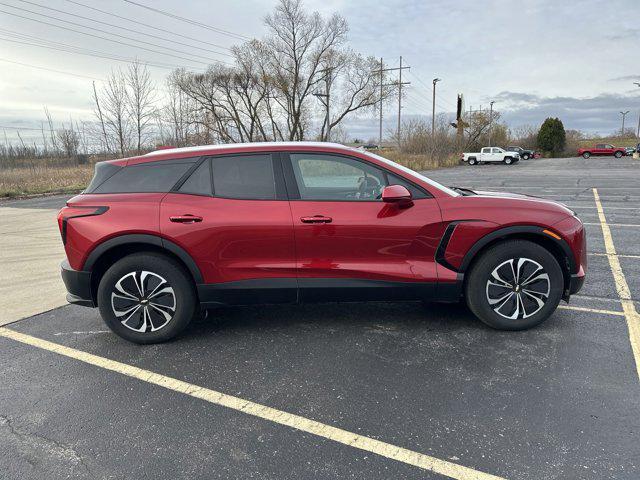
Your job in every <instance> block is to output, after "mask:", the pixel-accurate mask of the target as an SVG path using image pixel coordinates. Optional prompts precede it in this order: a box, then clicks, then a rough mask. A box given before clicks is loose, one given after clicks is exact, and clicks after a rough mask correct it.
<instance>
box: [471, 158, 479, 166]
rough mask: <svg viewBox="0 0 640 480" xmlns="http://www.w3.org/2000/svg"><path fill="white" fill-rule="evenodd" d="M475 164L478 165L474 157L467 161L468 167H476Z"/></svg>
mask: <svg viewBox="0 0 640 480" xmlns="http://www.w3.org/2000/svg"><path fill="white" fill-rule="evenodd" d="M477 164H478V161H477V160H476V159H475V158H474V157H471V158H470V159H469V165H477Z"/></svg>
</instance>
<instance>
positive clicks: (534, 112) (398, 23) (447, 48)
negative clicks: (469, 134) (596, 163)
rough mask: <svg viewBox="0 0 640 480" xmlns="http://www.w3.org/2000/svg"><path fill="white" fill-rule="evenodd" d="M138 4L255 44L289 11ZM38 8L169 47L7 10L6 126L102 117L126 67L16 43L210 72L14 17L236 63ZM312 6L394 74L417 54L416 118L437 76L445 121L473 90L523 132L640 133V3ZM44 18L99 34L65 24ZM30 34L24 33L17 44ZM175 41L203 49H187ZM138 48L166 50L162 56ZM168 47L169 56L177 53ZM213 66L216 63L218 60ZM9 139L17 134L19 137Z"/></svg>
mask: <svg viewBox="0 0 640 480" xmlns="http://www.w3.org/2000/svg"><path fill="white" fill-rule="evenodd" d="M136 1H138V3H142V4H146V5H150V6H153V7H155V8H158V9H162V10H166V11H170V12H173V13H176V14H178V15H181V16H184V17H188V18H192V19H195V20H198V21H200V22H204V23H206V24H208V25H211V26H215V27H218V28H220V29H224V30H226V31H228V32H234V33H237V34H241V35H244V36H249V37H261V36H262V35H263V34H264V32H265V30H264V26H263V18H264V16H265V15H266V14H267V13H269V12H270V11H271V10H272V9H273V6H274V4H275V1H272V0H263V1H257V0H236V1H231V0H218V1H215V0H182V1H181V2H175V1H169V0H154V1H151V0H136ZM77 2H79V3H83V4H86V5H90V6H93V7H95V8H99V9H101V10H105V11H108V12H112V13H116V14H117V15H121V16H122V17H125V18H128V19H132V20H135V21H138V22H143V23H147V24H150V25H154V26H156V27H159V28H162V29H166V31H170V32H179V33H181V34H183V35H188V36H191V37H194V38H197V39H201V40H202V41H203V42H208V44H200V45H201V46H202V47H204V48H208V49H211V50H216V47H213V46H212V45H210V44H217V45H220V46H222V47H228V46H231V45H233V44H235V43H238V42H239V41H240V40H238V38H237V37H233V36H230V35H224V34H221V33H217V32H214V31H211V30H207V29H203V28H200V27H197V26H194V25H190V24H187V23H184V22H181V21H178V20H176V19H171V18H168V17H165V16H162V15H160V14H158V13H155V12H152V11H149V10H145V9H143V8H140V7H138V6H135V5H131V4H129V3H126V2H125V1H124V0H101V1H97V0H77ZM36 4H40V5H46V6H48V7H50V8H55V9H58V10H61V11H64V12H70V13H74V14H76V15H82V16H85V17H89V18H92V19H98V20H101V21H103V22H107V23H112V24H114V25H120V26H123V27H126V28H130V29H133V30H141V31H145V32H148V33H151V34H154V35H157V36H159V37H165V38H167V37H169V35H167V34H166V33H164V32H161V31H158V30H151V29H147V28H145V27H142V26H140V25H136V24H134V23H130V22H128V21H126V20H124V19H121V18H116V17H113V16H110V15H104V14H101V13H98V12H96V11H92V10H90V9H87V8H85V7H83V6H81V5H78V4H77V3H73V2H70V1H68V0H29V2H25V1H20V0H0V10H1V11H0V67H1V70H0V71H1V72H2V75H1V76H0V126H2V127H7V126H9V127H11V126H14V127H16V126H17V127H31V128H34V127H39V125H40V122H41V121H42V120H43V119H44V118H45V117H44V112H43V106H44V105H46V106H48V108H49V111H50V112H51V114H52V116H53V118H54V120H55V121H56V122H58V123H59V122H62V121H68V120H69V118H70V117H72V118H73V119H74V120H85V119H91V118H92V104H91V99H90V94H91V81H92V79H96V80H99V79H103V78H105V77H106V76H107V75H108V73H109V71H110V70H111V69H112V68H115V67H118V66H124V65H125V64H124V63H120V62H117V61H114V60H110V59H102V58H96V57H91V56H83V55H78V54H73V53H67V52H60V51H56V50H49V49H45V48H41V47H36V46H33V45H25V44H23V43H15V41H19V42H27V43H33V42H34V39H33V37H37V38H38V39H40V40H45V41H46V42H48V44H49V45H51V42H59V43H64V44H67V45H74V46H79V47H82V48H87V49H91V50H94V51H96V52H97V51H99V52H107V53H109V54H110V55H119V56H121V57H128V58H131V57H138V58H140V59H142V60H146V61H150V62H159V63H163V64H171V65H187V66H193V67H203V66H205V65H204V64H198V63H193V62H187V61H185V60H184V55H183V54H181V53H180V52H175V51H174V52H171V53H172V54H173V55H175V56H168V55H166V54H161V53H155V52H150V51H146V50H143V49H140V48H135V47H130V46H125V45H121V44H117V43H112V42H109V41H106V40H103V39H98V38H93V37H91V36H88V35H82V34H80V33H76V32H70V31H66V30H63V29H60V28H56V27H54V26H50V25H45V24H42V23H37V22H34V21H31V20H27V19H25V18H20V17H17V16H15V15H10V14H9V13H7V12H10V13H13V14H16V15H21V16H23V17H30V18H36V19H38V20H41V21H44V22H50V23H56V24H59V25H65V26H66V27H68V28H73V29H76V30H80V31H84V32H89V33H92V34H94V35H101V36H104V37H110V34H109V33H108V32H114V33H115V32H117V33H118V34H121V35H125V36H130V37H134V38H138V39H140V40H144V41H147V42H151V43H156V44H158V45H161V46H162V47H165V48H166V47H168V48H173V49H175V50H183V51H184V50H186V51H187V52H190V53H191V54H193V53H197V54H199V55H201V56H203V57H211V58H217V59H221V60H225V59H227V60H228V57H225V56H223V55H217V54H214V53H212V52H210V51H206V50H194V49H192V48H190V47H188V46H182V45H179V44H177V43H173V42H169V43H168V42H166V41H163V40H161V39H154V38H150V37H142V36H139V35H137V34H136V33H135V32H127V31H124V30H118V29H116V28H113V27H110V26H106V25H99V24H95V23H91V22H89V21H87V20H84V19H81V18H77V17H75V18H74V17H71V16H68V15H64V14H63V13H60V12H55V11H52V10H50V9H49V10H48V9H45V8H42V7H39V6H37V5H36ZM7 5H12V6H14V7H18V8H20V9H23V10H18V9H16V8H11V7H10V6H7ZM305 5H306V6H307V8H308V9H309V10H318V11H320V12H321V13H323V14H330V13H332V12H338V13H340V14H341V15H343V16H344V17H345V18H346V19H347V21H348V23H349V27H350V32H349V43H350V45H351V46H352V47H353V48H354V49H355V50H357V51H360V52H362V53H363V54H366V55H374V56H376V57H383V58H384V60H385V63H388V64H389V65H393V66H396V64H397V62H398V57H399V56H400V55H402V56H403V59H404V60H403V61H404V62H405V64H406V65H409V66H411V70H410V72H406V73H405V77H404V78H403V80H407V81H410V82H411V86H410V87H408V90H407V91H408V93H407V97H406V98H405V100H404V104H405V108H404V109H403V113H404V114H405V115H407V116H408V115H430V110H431V80H432V79H433V78H434V77H436V76H437V77H439V78H442V81H441V82H440V83H439V84H438V99H437V102H436V104H437V106H436V108H437V110H438V111H439V112H447V111H448V112H453V110H454V105H455V100H456V94H457V93H463V94H464V96H465V106H466V109H469V107H470V106H471V107H473V108H474V109H477V108H479V106H480V105H483V108H486V107H487V106H488V103H489V102H490V101H491V100H494V101H495V102H496V103H495V107H494V108H496V109H497V110H500V111H501V112H502V114H503V118H504V119H505V120H506V121H507V123H508V124H509V126H511V127H517V126H519V125H524V124H532V125H539V124H540V123H541V122H542V121H543V120H544V118H545V117H547V116H558V117H560V118H561V119H562V120H563V121H564V123H565V127H566V128H573V129H579V130H583V131H585V132H590V133H596V132H597V133H603V134H609V133H611V132H613V131H614V130H615V129H619V128H620V120H621V115H620V113H619V112H620V111H621V110H622V111H626V110H630V111H631V113H630V114H629V115H628V116H627V125H629V126H637V124H638V114H639V113H640V88H638V87H636V86H635V85H633V81H639V82H640V62H639V60H640V59H639V58H638V51H639V46H640V25H639V24H640V0H606V1H605V0H582V1H577V0H573V1H572V0H564V1H558V0H535V1H534V0H529V1H512V0H493V1H483V0H458V1H457V0H447V1H444V0H442V1H441V0H405V1H400V0H385V1H384V2H378V1H375V2H374V1H365V0H307V1H306V2H305ZM25 10H29V11H30V12H27V11H25ZM32 12H37V13H41V14H43V15H49V16H54V17H58V18H62V19H65V20H68V21H71V22H76V23H78V24H80V25H86V26H91V27H93V28H83V27H82V26H74V25H70V24H64V23H61V22H56V21H55V20H52V19H50V18H49V19H47V18H45V17H43V16H38V15H36V14H34V13H32ZM97 29H102V30H105V31H107V33H102V32H99V31H97ZM16 33H17V34H20V35H22V36H21V37H20V38H17V37H16V36H15V35H16ZM24 35H28V36H30V37H29V38H27V37H24ZM111 38H113V39H116V38H117V37H111ZM172 38H173V39H174V40H176V41H182V42H184V43H192V44H193V43H194V42H193V41H191V40H187V39H184V38H179V37H172ZM117 39H118V40H120V41H122V42H129V41H128V40H126V39H122V38H117ZM7 40H14V42H10V41H7ZM138 45H139V46H144V47H145V48H149V49H151V50H158V47H154V46H152V45H148V44H141V43H138ZM165 48H163V51H164V52H165V53H167V52H168V50H166V49H165ZM218 50H220V49H218ZM222 51H223V52H224V50H222ZM201 60H202V61H204V62H206V59H205V58H201ZM11 62H19V63H22V64H24V65H19V64H16V63H11ZM27 65H28V66H27ZM34 66H36V67H42V68H46V69H51V70H59V71H64V72H68V73H73V74H76V75H81V77H77V76H71V75H65V74H63V73H57V72H53V71H50V70H42V69H37V68H34ZM152 72H153V74H154V78H155V79H156V80H157V81H158V82H161V81H162V80H163V78H164V76H165V75H166V74H167V73H168V72H169V69H166V68H159V67H152ZM87 77H90V78H87ZM395 115H396V110H395V109H394V108H391V107H390V108H389V109H388V111H387V112H385V117H386V119H388V121H389V124H388V126H389V128H391V125H392V123H391V122H395ZM376 125H377V124H376V120H375V119H374V118H373V115H370V114H367V115H364V116H361V117H360V118H358V119H353V120H351V121H350V122H349V124H348V128H349V133H350V136H359V137H366V138H368V137H374V136H375V135H376V132H377V127H376ZM5 131H6V132H7V134H8V135H10V136H11V135H12V133H11V132H12V130H10V129H6V130H5ZM22 133H23V135H24V136H25V137H27V138H35V137H37V136H38V132H36V131H29V130H23V131H22Z"/></svg>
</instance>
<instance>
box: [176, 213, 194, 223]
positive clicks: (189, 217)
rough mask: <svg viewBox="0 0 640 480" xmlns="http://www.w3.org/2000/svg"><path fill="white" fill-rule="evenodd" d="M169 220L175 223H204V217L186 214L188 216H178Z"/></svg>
mask: <svg viewBox="0 0 640 480" xmlns="http://www.w3.org/2000/svg"><path fill="white" fill-rule="evenodd" d="M169 220H170V221H172V222H174V223H198V222H201V221H202V217H198V216H196V215H190V214H186V215H176V216H174V217H169Z"/></svg>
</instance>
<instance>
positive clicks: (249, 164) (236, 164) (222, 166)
mask: <svg viewBox="0 0 640 480" xmlns="http://www.w3.org/2000/svg"><path fill="white" fill-rule="evenodd" d="M211 162H212V167H213V193H214V195H215V196H216V197H224V198H238V199H244V200H273V199H275V198H276V186H275V181H274V176H273V165H272V163H271V155H233V156H227V157H214V158H212V159H211Z"/></svg>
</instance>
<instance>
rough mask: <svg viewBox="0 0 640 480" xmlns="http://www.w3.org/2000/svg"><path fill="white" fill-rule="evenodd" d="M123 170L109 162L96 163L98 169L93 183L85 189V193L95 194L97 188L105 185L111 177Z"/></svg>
mask: <svg viewBox="0 0 640 480" xmlns="http://www.w3.org/2000/svg"><path fill="white" fill-rule="evenodd" d="M120 169H122V167H121V166H119V165H114V164H113V163H109V162H98V163H96V169H95V172H94V174H93V178H92V179H91V183H90V184H89V186H88V187H87V188H86V189H85V191H84V193H93V192H94V191H95V189H96V188H98V187H99V186H100V185H101V184H103V183H104V182H105V181H106V180H107V179H108V178H109V177H111V176H113V175H114V174H115V173H116V172H117V171H118V170H120Z"/></svg>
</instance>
